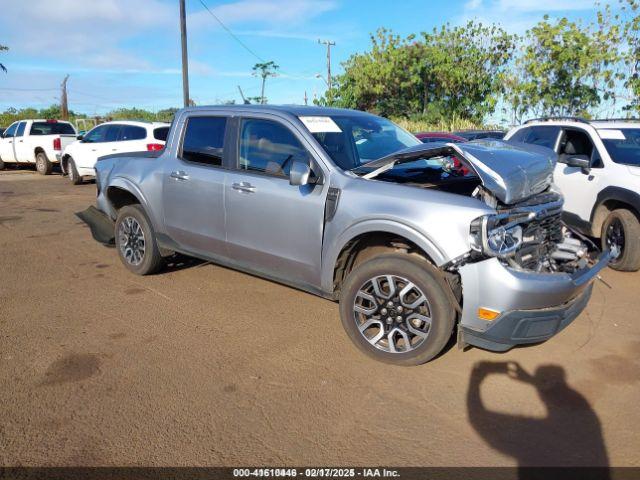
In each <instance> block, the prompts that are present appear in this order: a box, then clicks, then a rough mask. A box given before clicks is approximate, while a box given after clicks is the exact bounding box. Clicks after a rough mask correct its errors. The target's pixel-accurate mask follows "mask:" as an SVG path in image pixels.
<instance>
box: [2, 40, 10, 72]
mask: <svg viewBox="0 0 640 480" xmlns="http://www.w3.org/2000/svg"><path fill="white" fill-rule="evenodd" d="M6 50H9V47H5V46H4V45H0V52H2V51H6ZM0 70H2V71H3V72H4V73H7V67H5V66H4V65H3V64H2V63H0Z"/></svg>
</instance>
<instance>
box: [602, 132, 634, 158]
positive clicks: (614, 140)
mask: <svg viewBox="0 0 640 480" xmlns="http://www.w3.org/2000/svg"><path fill="white" fill-rule="evenodd" d="M598 133H599V134H600V138H601V139H602V143H604V146H605V147H606V149H607V152H608V153H609V156H610V157H611V160H613V161H614V162H616V163H622V164H624V165H635V166H640V128H623V129H619V130H599V131H598Z"/></svg>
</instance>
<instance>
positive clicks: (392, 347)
mask: <svg viewBox="0 0 640 480" xmlns="http://www.w3.org/2000/svg"><path fill="white" fill-rule="evenodd" d="M396 335H400V336H401V337H402V340H403V341H404V346H403V348H402V349H401V350H398V348H397V346H396ZM387 341H388V342H389V351H390V352H391V353H398V352H408V351H409V350H411V342H410V341H409V336H408V335H407V333H406V332H405V331H403V330H401V329H400V328H398V327H396V328H393V329H392V330H391V331H390V332H389V334H388V335H387Z"/></svg>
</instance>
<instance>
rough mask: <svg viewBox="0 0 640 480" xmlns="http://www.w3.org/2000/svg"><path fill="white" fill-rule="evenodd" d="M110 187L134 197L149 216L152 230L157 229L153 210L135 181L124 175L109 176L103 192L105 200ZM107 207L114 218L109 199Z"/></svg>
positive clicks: (114, 213) (114, 211) (114, 212)
mask: <svg viewBox="0 0 640 480" xmlns="http://www.w3.org/2000/svg"><path fill="white" fill-rule="evenodd" d="M110 188H119V189H121V190H124V191H126V192H128V193H130V194H131V195H133V196H134V197H136V199H137V200H138V202H139V203H140V205H141V206H142V208H143V209H144V211H145V213H146V214H147V216H148V217H149V220H150V221H151V224H152V226H153V228H154V230H155V231H158V230H157V226H158V222H157V221H156V218H155V217H154V215H153V210H152V209H151V208H149V202H148V201H147V199H146V197H145V196H144V195H143V193H142V191H141V190H140V189H139V188H138V187H137V185H136V184H135V183H133V182H132V181H131V180H129V179H127V178H125V177H114V178H111V179H110V180H109V184H108V185H107V188H106V190H107V191H106V192H105V194H106V197H107V200H109V193H108V192H109V189H110ZM109 208H110V209H111V212H109V214H110V216H111V218H113V219H115V217H116V216H117V213H116V210H115V209H114V208H113V205H111V201H109Z"/></svg>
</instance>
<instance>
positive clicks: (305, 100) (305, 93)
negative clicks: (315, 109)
mask: <svg viewBox="0 0 640 480" xmlns="http://www.w3.org/2000/svg"><path fill="white" fill-rule="evenodd" d="M308 100H309V98H308V97H307V91H306V90H305V91H304V104H305V105H308V103H307V102H308Z"/></svg>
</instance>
